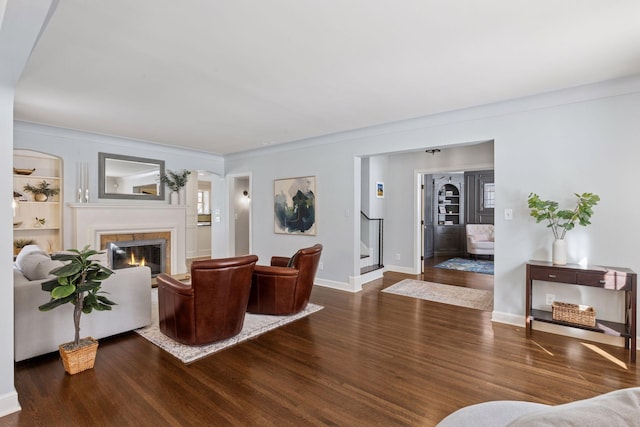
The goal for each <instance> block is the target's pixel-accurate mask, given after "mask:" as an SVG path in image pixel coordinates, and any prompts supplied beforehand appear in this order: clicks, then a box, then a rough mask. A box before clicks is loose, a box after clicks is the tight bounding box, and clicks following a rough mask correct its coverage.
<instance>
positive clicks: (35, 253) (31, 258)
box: [16, 245, 63, 280]
mask: <svg viewBox="0 0 640 427" xmlns="http://www.w3.org/2000/svg"><path fill="white" fill-rule="evenodd" d="M61 265H63V263H62V262H61V261H54V260H52V259H51V257H49V255H48V254H47V253H46V252H45V251H43V250H42V249H40V248H39V247H38V246H36V245H29V246H25V247H24V248H23V249H22V250H21V251H20V253H19V254H18V256H17V257H16V267H17V268H18V269H19V270H20V272H22V274H23V275H24V277H26V278H27V279H29V280H41V279H46V278H48V277H49V276H50V274H49V272H50V271H51V270H53V269H54V268H58V267H60V266H61ZM51 277H53V276H51Z"/></svg>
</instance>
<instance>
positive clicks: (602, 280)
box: [598, 279, 607, 285]
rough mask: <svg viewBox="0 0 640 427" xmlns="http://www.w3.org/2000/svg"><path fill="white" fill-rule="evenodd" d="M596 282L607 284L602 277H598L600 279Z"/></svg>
mask: <svg viewBox="0 0 640 427" xmlns="http://www.w3.org/2000/svg"><path fill="white" fill-rule="evenodd" d="M598 282H600V284H601V285H606V284H607V281H606V280H604V279H600V280H598Z"/></svg>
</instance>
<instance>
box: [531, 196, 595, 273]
mask: <svg viewBox="0 0 640 427" xmlns="http://www.w3.org/2000/svg"><path fill="white" fill-rule="evenodd" d="M574 194H575V196H576V197H577V198H578V201H577V202H576V206H575V208H573V210H569V209H565V210H558V206H559V204H558V202H555V201H553V200H542V199H541V198H540V196H538V195H537V194H536V193H531V194H529V198H528V199H527V202H528V205H529V209H531V216H532V217H534V218H535V219H536V223H538V222H542V221H546V222H547V227H548V228H550V229H551V232H552V233H553V237H554V239H555V240H554V241H553V256H552V259H553V263H554V264H558V265H564V264H566V263H567V251H566V244H565V241H564V236H565V235H566V234H567V231H569V230H572V229H573V228H574V227H575V226H576V223H578V224H580V225H582V226H584V227H586V226H587V225H589V224H591V222H590V221H589V219H590V218H591V216H592V215H593V207H594V206H595V205H597V204H598V202H599V201H600V197H599V196H598V195H596V194H593V193H582V194H578V193H574Z"/></svg>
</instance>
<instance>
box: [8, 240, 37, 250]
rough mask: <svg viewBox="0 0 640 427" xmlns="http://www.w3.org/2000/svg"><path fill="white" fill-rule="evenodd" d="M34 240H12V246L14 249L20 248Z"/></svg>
mask: <svg viewBox="0 0 640 427" xmlns="http://www.w3.org/2000/svg"><path fill="white" fill-rule="evenodd" d="M35 243H36V241H35V240H33V239H16V240H14V241H13V247H14V248H16V249H22V248H24V247H25V246H28V245H33V244H35Z"/></svg>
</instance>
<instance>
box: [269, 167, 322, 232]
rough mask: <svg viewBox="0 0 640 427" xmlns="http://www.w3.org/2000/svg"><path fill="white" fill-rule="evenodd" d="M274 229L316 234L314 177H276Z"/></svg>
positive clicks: (274, 185) (274, 182) (274, 183)
mask: <svg viewBox="0 0 640 427" xmlns="http://www.w3.org/2000/svg"><path fill="white" fill-rule="evenodd" d="M273 187H274V194H275V199H274V217H275V220H274V229H275V232H276V233H278V234H306V235H308V236H315V235H316V177H315V176H304V177H299V178H285V179H276V180H274V181H273Z"/></svg>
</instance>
